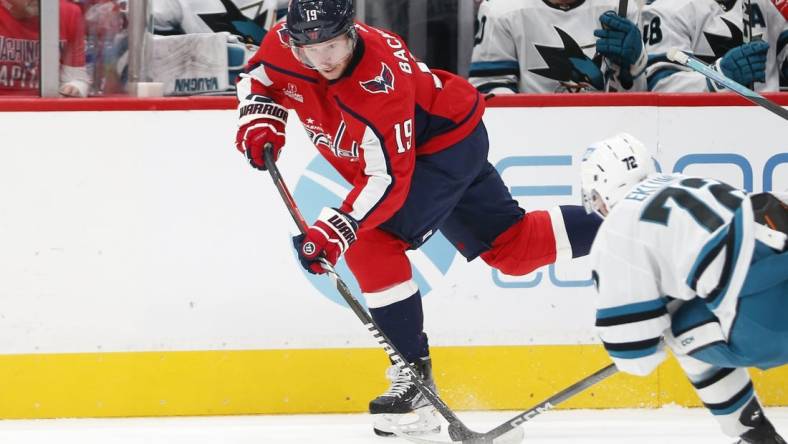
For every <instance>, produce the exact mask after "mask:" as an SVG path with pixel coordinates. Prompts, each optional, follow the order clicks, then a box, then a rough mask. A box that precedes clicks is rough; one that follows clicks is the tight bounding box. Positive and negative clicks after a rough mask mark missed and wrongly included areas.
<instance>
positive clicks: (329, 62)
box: [290, 35, 356, 71]
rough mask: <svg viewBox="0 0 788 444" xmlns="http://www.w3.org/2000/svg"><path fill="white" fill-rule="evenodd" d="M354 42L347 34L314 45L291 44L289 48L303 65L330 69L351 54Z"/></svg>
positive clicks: (322, 69) (325, 69) (318, 68)
mask: <svg viewBox="0 0 788 444" xmlns="http://www.w3.org/2000/svg"><path fill="white" fill-rule="evenodd" d="M355 44H356V42H355V40H354V39H352V38H350V37H349V36H347V35H341V36H338V37H334V38H333V39H331V40H327V41H325V42H322V43H316V44H314V45H304V46H295V45H293V46H291V47H290V49H291V50H292V51H293V55H294V56H295V58H296V59H298V61H300V62H301V63H303V64H304V65H305V66H307V67H309V68H312V69H317V70H321V71H330V70H332V69H333V68H334V67H336V66H338V65H340V64H341V63H342V62H344V61H345V60H347V59H348V58H349V57H350V56H351V54H353V49H354V48H355Z"/></svg>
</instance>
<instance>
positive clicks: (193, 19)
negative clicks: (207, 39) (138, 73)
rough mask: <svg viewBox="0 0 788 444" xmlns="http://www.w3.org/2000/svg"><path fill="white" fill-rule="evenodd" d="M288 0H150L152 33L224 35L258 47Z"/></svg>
mask: <svg viewBox="0 0 788 444" xmlns="http://www.w3.org/2000/svg"><path fill="white" fill-rule="evenodd" d="M287 1H288V0H153V25H154V31H155V33H156V34H159V35H179V34H195V33H205V32H228V33H230V34H232V35H236V36H238V37H239V38H240V41H242V42H243V43H250V44H254V45H259V44H260V41H261V40H262V39H263V36H264V35H265V33H266V32H267V31H268V30H269V29H271V27H272V26H273V25H274V23H276V21H277V20H279V19H281V18H282V17H284V15H285V13H287Z"/></svg>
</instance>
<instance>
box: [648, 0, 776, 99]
mask: <svg viewBox="0 0 788 444" xmlns="http://www.w3.org/2000/svg"><path fill="white" fill-rule="evenodd" d="M743 3H744V0H693V1H691V2H686V1H683V0H681V1H680V0H663V1H659V2H653V3H649V4H648V5H646V7H645V8H644V9H643V24H644V29H646V30H647V31H646V32H645V34H646V39H645V40H646V50H647V51H648V54H649V62H648V68H647V70H646V75H647V78H648V90H649V91H657V92H716V91H719V90H724V89H725V88H724V87H723V86H722V85H717V84H716V83H715V82H711V81H709V80H707V79H706V77H704V76H703V75H702V74H699V73H696V72H694V71H689V70H688V69H687V68H685V67H682V66H679V65H676V64H674V63H672V62H670V61H668V59H667V56H666V53H667V51H668V49H670V48H674V47H675V48H679V49H682V50H684V51H686V52H688V53H690V54H694V55H695V57H697V58H699V59H700V60H703V61H704V62H706V63H710V64H713V65H714V66H715V68H716V69H717V70H719V71H721V72H722V73H723V74H725V75H726V76H728V77H729V78H731V79H733V80H734V81H736V82H739V83H741V84H742V85H745V86H747V87H749V88H753V89H755V90H756V91H777V90H779V87H780V86H779V85H780V77H785V76H786V75H788V64H787V63H786V59H788V22H786V19H785V17H783V16H782V14H781V13H780V11H778V9H777V5H776V4H775V3H772V2H771V1H770V0H748V1H747V3H749V5H750V6H749V7H750V10H751V11H752V13H751V16H752V20H751V22H752V23H751V24H750V27H751V31H750V32H749V33H746V32H745V31H744V14H743V12H742V11H743ZM748 34H749V35H748ZM750 35H751V36H752V37H751V38H750Z"/></svg>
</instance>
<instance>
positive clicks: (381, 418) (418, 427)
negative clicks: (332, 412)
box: [369, 358, 441, 436]
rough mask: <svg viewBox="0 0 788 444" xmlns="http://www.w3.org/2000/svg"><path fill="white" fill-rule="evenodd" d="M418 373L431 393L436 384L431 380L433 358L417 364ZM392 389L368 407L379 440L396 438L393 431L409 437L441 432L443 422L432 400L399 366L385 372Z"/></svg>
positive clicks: (421, 360) (424, 359)
mask: <svg viewBox="0 0 788 444" xmlns="http://www.w3.org/2000/svg"><path fill="white" fill-rule="evenodd" d="M415 367H416V371H417V372H418V373H419V375H421V377H422V378H423V380H424V382H425V383H426V384H427V386H429V387H430V388H431V389H432V390H435V381H434V380H433V378H432V363H431V362H430V358H422V359H420V360H419V361H418V362H416V363H415ZM386 377H387V378H388V379H389V380H390V381H391V386H390V387H389V389H388V390H386V392H385V393H383V394H382V395H380V396H378V397H377V398H375V399H373V400H372V401H370V403H369V413H371V414H372V415H374V416H373V418H374V425H373V430H374V431H375V434H376V435H379V436H394V435H395V433H394V429H395V428H396V430H397V431H398V432H401V433H404V434H410V435H421V434H425V433H438V432H440V428H441V426H440V419H439V418H438V415H437V413H436V411H435V408H434V407H433V406H432V404H430V402H429V400H428V399H427V398H425V397H424V395H423V394H422V393H421V391H419V388H418V387H417V386H416V384H414V383H413V382H411V381H410V379H409V378H408V375H407V373H405V372H404V371H403V370H402V369H400V368H399V367H397V366H396V365H392V366H390V367H389V368H388V370H387V371H386Z"/></svg>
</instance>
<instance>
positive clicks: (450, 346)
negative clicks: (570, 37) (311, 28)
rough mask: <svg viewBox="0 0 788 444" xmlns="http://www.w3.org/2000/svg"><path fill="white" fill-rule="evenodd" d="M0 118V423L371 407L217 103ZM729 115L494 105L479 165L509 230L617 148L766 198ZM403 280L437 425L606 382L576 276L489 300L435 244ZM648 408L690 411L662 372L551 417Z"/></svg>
mask: <svg viewBox="0 0 788 444" xmlns="http://www.w3.org/2000/svg"><path fill="white" fill-rule="evenodd" d="M608 97H610V96H608ZM779 100H781V102H782V103H783V104H786V103H788V99H786V98H784V97H783V98H780V99H779ZM8 103H10V105H9V104H8ZM8 103H7V104H5V105H3V103H2V102H0V107H4V106H5V108H0V110H2V109H7V112H3V113H2V118H0V134H2V135H3V138H2V140H3V149H2V150H1V151H0V202H2V206H0V246H2V254H0V306H2V312H0V338H2V340H0V393H2V396H0V418H38V417H82V416H93V417H101V416H145V415H199V414H239V413H300V412H355V411H363V410H364V409H365V408H366V403H367V402H368V401H369V399H370V398H371V397H372V396H374V395H375V394H377V392H379V391H380V390H383V389H384V387H385V381H384V380H383V378H382V371H383V369H384V367H385V365H386V358H385V355H384V353H383V352H382V351H380V350H379V349H377V348H376V346H375V343H374V342H373V341H372V340H371V339H370V338H369V337H368V333H367V332H366V330H365V329H364V328H363V326H362V325H361V324H360V322H359V321H358V320H357V319H356V318H355V317H354V316H353V314H352V312H350V310H348V309H347V308H346V307H345V306H344V305H343V304H342V303H341V301H340V299H339V297H338V296H337V295H336V294H335V293H334V292H333V291H332V289H331V288H330V284H329V283H328V282H326V280H324V279H322V278H314V277H311V276H307V275H306V274H304V273H302V272H301V270H300V268H299V266H298V263H297V260H296V258H295V256H294V253H293V252H292V247H291V244H290V239H289V237H290V234H292V233H293V231H294V228H293V226H292V222H291V221H290V219H289V216H288V214H287V212H286V211H285V210H284V208H283V206H282V204H281V202H280V200H279V197H278V195H276V191H275V189H274V188H273V186H272V185H271V183H270V179H269V178H268V176H267V175H266V174H264V173H261V172H258V171H256V170H253V169H251V168H249V167H248V165H247V164H246V163H245V161H244V159H243V158H242V157H241V156H240V155H239V154H238V153H237V152H235V149H234V148H233V147H232V139H233V136H234V129H235V112H234V111H232V110H231V109H230V108H231V107H232V103H231V100H225V99H204V100H200V99H189V100H181V101H142V102H140V101H124V100H115V101H109V102H106V101H105V102H101V101H93V100H89V101H81V102H77V101H51V102H47V101H41V102H35V101H33V102H8ZM735 104H739V102H736V101H734V100H732V99H730V98H727V97H711V98H707V97H702V96H687V97H680V98H677V97H674V96H637V95H633V96H625V97H624V98H621V97H614V98H605V97H591V98H574V97H573V98H569V97H566V98H563V99H561V100H557V99H556V98H553V97H545V98H538V97H532V98H527V99H514V100H513V99H504V100H499V102H498V105H501V106H500V107H491V108H490V109H488V111H487V113H486V114H485V123H486V125H487V127H488V130H489V132H490V139H491V153H490V161H491V162H492V163H493V164H494V165H495V166H496V167H497V168H498V170H499V171H501V174H502V175H503V177H504V179H505V180H506V182H507V184H508V185H510V187H511V189H512V194H513V195H514V196H515V197H516V198H517V199H518V200H519V201H520V202H521V205H522V206H523V207H524V208H526V209H537V208H545V207H548V206H552V205H556V204H574V203H577V202H578V201H579V191H578V187H577V167H578V163H579V160H580V156H581V155H582V153H583V151H584V149H585V147H586V145H588V144H589V143H591V142H593V141H595V140H598V139H602V138H605V137H608V136H610V135H612V134H614V133H616V132H618V131H622V130H626V131H627V132H629V133H631V134H633V135H634V136H636V137H638V138H640V139H641V140H643V141H644V142H646V144H647V145H649V146H651V147H657V148H658V150H657V153H656V154H657V156H656V157H657V160H658V162H659V164H660V167H661V169H662V170H663V171H683V172H686V173H688V174H699V175H711V176H715V177H719V178H720V179H723V180H726V181H727V182H729V183H730V184H732V185H735V186H740V187H745V188H747V189H750V190H754V191H761V190H772V189H786V188H788V129H786V128H788V127H786V124H785V123H784V121H782V120H780V119H779V118H777V117H775V116H772V115H771V114H769V113H768V112H766V111H764V110H762V109H760V108H756V107H749V106H733V105H735ZM524 105H528V107H524ZM568 105H570V106H568ZM42 110H43V111H42ZM66 110H67V111H66ZM98 110H102V111H100V112H99V111H98ZM34 111H36V112H34ZM296 125H297V124H295V119H292V121H291V126H292V128H291V131H289V136H288V145H287V146H286V147H285V150H284V152H283V155H282V159H281V161H280V167H281V169H282V171H283V174H284V176H285V180H286V181H288V184H289V185H290V187H291V189H292V190H293V191H294V194H295V197H296V200H297V201H298V203H299V205H300V206H301V209H302V211H303V212H304V213H305V216H306V217H307V219H311V218H313V217H314V216H315V215H316V214H317V212H318V211H319V209H320V208H321V207H322V206H323V205H337V204H338V203H339V202H340V200H341V197H342V196H343V195H344V193H345V192H346V191H347V189H348V185H347V184H345V183H343V182H342V181H341V180H340V179H338V178H337V177H336V176H335V175H334V174H333V173H332V172H331V171H330V169H329V168H327V166H326V164H325V163H324V162H322V161H321V159H318V158H316V157H315V151H314V149H313V148H311V147H310V146H309V141H308V140H307V138H306V135H305V134H304V132H303V130H301V129H299V128H298V127H297V126H296ZM411 260H412V262H413V264H414V276H415V277H416V280H417V281H418V283H419V286H420V288H421V290H422V293H423V294H424V307H425V318H426V319H425V324H426V329H427V332H428V334H429V335H430V343H431V344H432V345H433V347H434V351H433V355H434V360H435V370H436V372H437V379H438V384H439V386H440V389H441V393H442V395H443V396H444V397H445V399H446V400H447V401H448V402H449V403H450V405H452V406H453V407H456V408H459V409H519V408H525V407H527V406H530V405H533V404H535V403H536V402H537V401H539V400H541V399H543V398H546V397H547V396H549V395H551V394H553V393H555V392H556V391H558V390H560V389H561V388H563V387H565V386H567V385H569V384H571V383H572V382H574V381H576V380H577V379H579V378H581V377H582V376H584V375H586V374H588V373H590V372H592V371H593V370H595V369H597V368H599V367H602V366H604V365H606V363H607V362H608V361H607V358H606V356H605V353H604V351H603V350H602V349H601V347H600V346H599V345H598V342H597V340H596V339H595V336H594V332H593V328H592V326H593V315H594V309H593V307H594V304H593V297H594V292H593V290H592V287H591V286H590V281H589V279H588V270H587V268H585V264H584V263H583V261H582V260H580V261H577V262H575V263H571V264H567V263H559V264H557V265H556V266H551V267H545V268H544V269H542V270H539V271H537V272H535V273H533V274H532V275H529V276H525V277H522V278H511V277H507V276H503V275H500V274H498V273H496V272H493V271H491V270H490V269H489V268H488V267H487V266H486V265H485V264H483V263H481V262H479V261H476V262H473V263H470V264H469V263H466V262H465V261H464V260H462V258H461V257H460V256H459V255H457V254H456V253H454V251H453V249H452V248H451V247H450V246H449V245H448V244H447V242H446V241H445V239H442V238H441V237H440V236H436V237H435V238H433V239H432V240H431V241H430V242H429V243H428V244H427V245H425V247H424V248H423V249H422V250H421V251H419V252H417V253H414V254H413V255H412V256H411ZM339 271H340V273H341V274H342V275H343V277H345V278H346V280H348V281H349V283H350V284H351V288H352V289H354V291H356V294H357V295H359V297H360V294H359V293H358V291H357V287H356V286H355V283H354V282H352V276H351V275H350V273H349V271H348V270H347V268H346V267H345V266H344V265H341V266H340V267H339ZM755 374H756V387H757V388H758V390H759V394H760V396H761V398H762V399H763V400H764V401H765V402H766V403H767V404H772V405H788V393H786V387H788V370H786V369H785V367H783V368H780V369H775V370H771V371H768V372H765V373H761V372H755ZM666 403H677V404H681V405H697V398H695V396H694V395H693V394H692V391H691V388H690V386H689V384H687V383H686V381H685V378H684V376H683V375H682V374H681V373H680V371H679V370H678V369H677V367H676V366H675V363H674V362H672V361H671V362H669V363H667V364H666V365H664V366H663V367H661V368H660V369H659V370H658V371H657V372H655V374H653V375H651V376H649V377H647V378H634V377H627V376H622V375H619V376H616V377H614V378H612V379H610V380H609V381H606V382H605V383H603V384H602V385H600V386H599V387H598V388H595V389H593V390H590V391H589V393H587V394H584V395H582V396H580V397H578V398H576V399H573V400H572V401H571V402H569V403H568V404H567V405H568V406H570V407H584V408H597V407H599V408H601V407H640V406H643V407H652V406H659V405H664V404H666Z"/></svg>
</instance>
